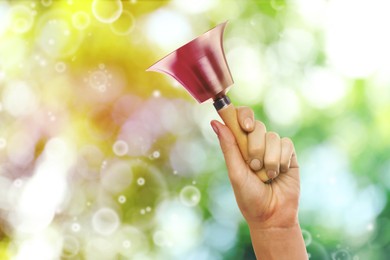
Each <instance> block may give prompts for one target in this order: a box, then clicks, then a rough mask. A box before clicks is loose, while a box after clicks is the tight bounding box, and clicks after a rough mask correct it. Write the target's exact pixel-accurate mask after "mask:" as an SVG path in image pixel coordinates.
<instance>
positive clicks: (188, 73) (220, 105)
mask: <svg viewBox="0 0 390 260" xmlns="http://www.w3.org/2000/svg"><path fill="white" fill-rule="evenodd" d="M226 24H227V22H224V23H221V24H219V25H217V26H216V27H214V28H213V29H211V30H209V31H207V32H205V33H204V34H202V35H201V36H199V37H197V38H195V39H194V40H192V41H190V42H189V43H187V44H185V45H183V46H182V47H180V48H179V49H177V50H176V51H174V52H171V53H170V54H168V55H167V56H165V57H164V58H162V59H161V60H159V61H158V62H156V63H155V64H153V65H152V66H151V67H149V68H148V69H147V71H156V72H161V73H165V74H168V75H170V76H171V77H173V78H174V79H176V80H177V81H178V82H179V83H180V84H181V85H183V87H184V88H186V89H187V91H188V92H189V93H190V94H191V95H192V96H193V97H194V98H195V99H196V100H197V101H198V102H199V103H202V102H204V101H207V100H210V99H212V100H213V102H214V107H215V109H216V110H217V112H218V114H219V115H220V117H221V118H222V120H223V121H224V122H225V124H226V125H227V126H228V127H229V128H230V130H231V131H232V133H233V135H234V137H235V138H236V141H237V144H238V146H239V148H240V151H241V154H242V156H243V158H244V159H245V161H246V162H247V163H249V162H248V159H249V158H248V157H249V156H248V140H247V134H246V133H245V132H244V131H243V130H242V129H241V127H240V125H239V123H238V121H237V112H236V108H235V107H234V106H233V104H232V103H231V102H230V99H229V97H228V96H227V92H228V90H229V88H230V87H231V86H232V85H233V83H234V82H233V78H232V75H231V73H230V70H229V66H228V64H227V61H226V57H225V53H224V50H223V43H222V40H223V32H224V30H225V27H226ZM256 174H257V175H258V176H259V177H260V179H261V180H262V181H264V182H266V181H268V180H269V178H268V176H267V175H266V173H265V170H264V169H262V170H260V171H259V172H257V173H256Z"/></svg>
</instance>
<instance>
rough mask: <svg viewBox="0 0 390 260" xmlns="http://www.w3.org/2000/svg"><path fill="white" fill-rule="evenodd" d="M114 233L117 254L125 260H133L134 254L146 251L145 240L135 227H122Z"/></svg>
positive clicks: (143, 235)
mask: <svg viewBox="0 0 390 260" xmlns="http://www.w3.org/2000/svg"><path fill="white" fill-rule="evenodd" d="M116 233H117V235H116V236H115V238H114V243H115V247H116V248H117V252H118V253H119V254H120V255H121V256H123V257H126V259H134V258H133V257H134V256H135V255H136V254H139V253H142V252H146V251H147V250H148V242H147V238H146V236H145V234H144V233H143V232H142V231H141V230H140V229H138V228H137V227H135V226H130V225H124V226H122V227H121V228H120V229H119V230H118V231H117V232H116Z"/></svg>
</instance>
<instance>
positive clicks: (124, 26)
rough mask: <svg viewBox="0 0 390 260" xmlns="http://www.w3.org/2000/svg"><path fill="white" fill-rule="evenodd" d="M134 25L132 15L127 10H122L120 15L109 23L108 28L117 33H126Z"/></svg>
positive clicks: (131, 29)
mask: <svg viewBox="0 0 390 260" xmlns="http://www.w3.org/2000/svg"><path fill="white" fill-rule="evenodd" d="M134 25H135V19H134V16H133V15H132V14H131V13H130V12H129V11H123V12H122V14H121V15H120V17H119V18H118V19H117V20H116V21H115V22H113V23H111V24H110V28H111V31H112V32H113V33H115V34H117V35H128V34H130V33H131V32H132V31H133V29H134Z"/></svg>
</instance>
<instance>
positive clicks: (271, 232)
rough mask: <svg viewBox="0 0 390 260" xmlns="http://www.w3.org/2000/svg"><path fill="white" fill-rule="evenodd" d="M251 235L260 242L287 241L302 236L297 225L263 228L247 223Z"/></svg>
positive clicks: (256, 224)
mask: <svg viewBox="0 0 390 260" xmlns="http://www.w3.org/2000/svg"><path fill="white" fill-rule="evenodd" d="M248 226H249V231H250V233H251V235H255V236H256V237H258V238H259V239H261V240H288V239H291V238H297V237H300V236H302V231H301V227H300V225H299V223H298V222H297V223H294V224H292V225H289V226H282V227H272V226H271V227H264V226H263V225H262V224H260V225H259V224H258V223H248Z"/></svg>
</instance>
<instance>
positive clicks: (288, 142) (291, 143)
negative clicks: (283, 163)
mask: <svg viewBox="0 0 390 260" xmlns="http://www.w3.org/2000/svg"><path fill="white" fill-rule="evenodd" d="M281 142H282V144H283V145H287V146H293V142H292V141H291V139H290V138H288V137H283V138H282V139H281Z"/></svg>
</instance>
